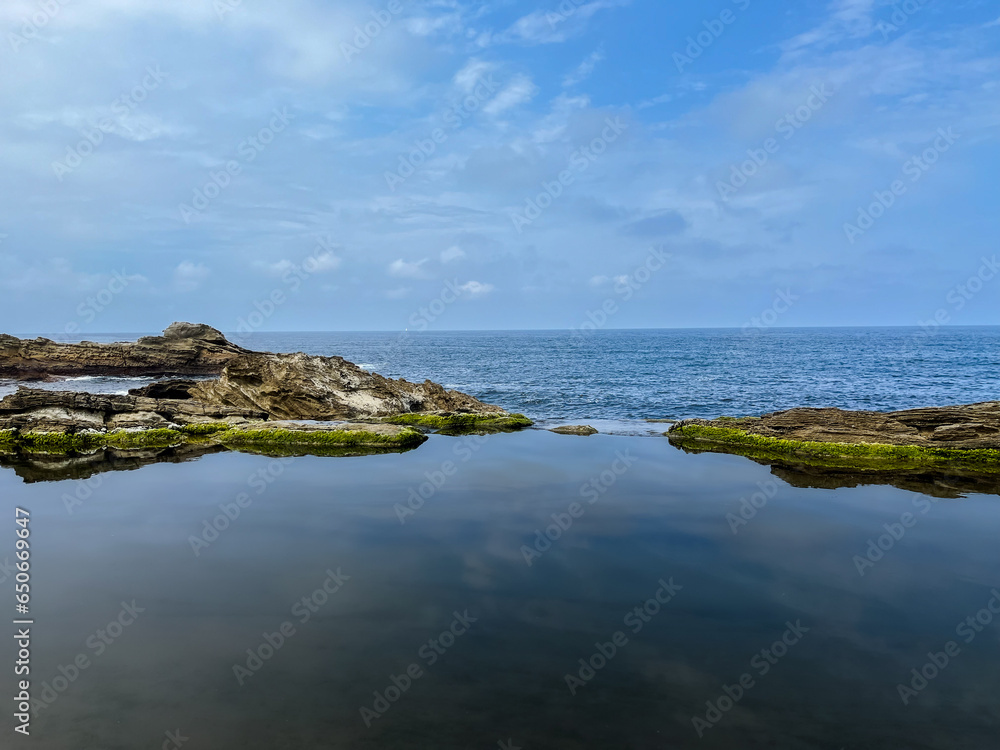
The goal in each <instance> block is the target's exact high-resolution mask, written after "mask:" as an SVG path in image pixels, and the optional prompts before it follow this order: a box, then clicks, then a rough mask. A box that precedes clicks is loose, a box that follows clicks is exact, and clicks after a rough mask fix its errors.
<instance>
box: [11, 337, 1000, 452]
mask: <svg viewBox="0 0 1000 750" xmlns="http://www.w3.org/2000/svg"><path fill="white" fill-rule="evenodd" d="M138 335H139V334H106V335H101V336H93V335H89V336H87V338H88V339H90V340H93V341H122V340H134V339H135V338H136V337H137V336H138ZM147 335H151V334H147ZM230 337H231V339H232V340H233V341H235V342H237V343H239V344H240V345H241V346H244V347H246V348H249V349H258V350H264V351H276V352H292V351H304V352H307V353H309V354H320V355H325V356H331V355H337V356H341V357H344V358H345V359H347V360H349V361H351V362H354V363H356V364H358V365H361V366H362V367H364V368H365V369H368V370H372V371H374V372H378V373H380V374H382V375H385V376H386V377H392V378H400V377H402V378H406V379H407V380H411V381H416V382H420V381H422V380H424V379H425V378H429V379H431V380H434V381H436V382H439V383H442V384H443V385H445V386H446V387H448V388H455V389H458V390H460V391H464V392H466V393H470V394H472V395H474V396H476V397H477V398H479V399H481V400H483V401H487V402H489V403H495V404H499V405H500V406H502V407H504V408H505V409H507V410H508V411H511V412H521V413H524V414H526V415H528V416H529V417H531V418H532V419H534V420H536V421H537V422H539V424H541V425H551V424H556V423H566V422H581V421H583V422H590V423H594V426H596V427H598V428H599V429H603V430H604V431H610V432H626V433H627V432H642V431H644V430H647V429H648V425H647V424H646V423H645V420H647V419H684V418H688V417H706V418H713V417H718V416H721V415H729V416H744V415H759V414H763V413H765V412H769V411H775V410H779V409H789V408H792V407H795V406H817V407H821V406H836V407H840V408H843V409H867V410H877V411H891V410H896V409H909V408H915V407H919V406H940V405H945V404H958V403H974V402H978V401H992V400H996V399H1000V327H977V328H959V327H950V328H941V329H937V330H936V331H931V332H928V331H924V330H923V329H919V328H800V329H764V330H759V329H750V331H749V332H744V331H740V330H725V329H710V330H636V331H619V330H614V331H602V330H598V331H591V332H582V333H581V332H575V333H574V332H567V331H506V332H440V333H431V332H403V333H255V334H249V335H237V334H230ZM148 382H150V381H149V380H148V379H141V380H132V379H128V378H123V379H118V378H111V379H105V378H86V379H77V380H76V381H74V382H72V383H70V384H66V383H62V384H59V383H57V384H47V385H46V386H45V387H49V388H65V387H67V386H70V387H73V388H79V389H81V390H95V391H101V392H125V391H127V390H128V388H132V387H137V386H139V385H143V384H145V383H148ZM13 389H14V386H13V385H12V384H10V383H9V382H8V383H0V395H4V394H5V393H8V392H11V391H12V390H13Z"/></svg>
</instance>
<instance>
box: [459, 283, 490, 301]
mask: <svg viewBox="0 0 1000 750" xmlns="http://www.w3.org/2000/svg"><path fill="white" fill-rule="evenodd" d="M458 288H459V289H460V290H461V291H462V293H463V294H465V295H467V296H468V297H470V298H471V299H478V298H480V297H485V296H486V295H487V294H489V293H490V292H492V291H493V285H492V284H483V283H481V282H479V281H467V282H465V283H464V284H461V285H459V287H458Z"/></svg>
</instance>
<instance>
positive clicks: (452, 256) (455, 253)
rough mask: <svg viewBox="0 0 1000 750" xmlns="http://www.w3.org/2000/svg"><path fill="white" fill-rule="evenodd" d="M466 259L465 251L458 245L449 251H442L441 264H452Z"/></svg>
mask: <svg viewBox="0 0 1000 750" xmlns="http://www.w3.org/2000/svg"><path fill="white" fill-rule="evenodd" d="M464 257H465V251H464V250H463V249H462V248H460V247H459V246H458V245H454V246H452V247H449V248H448V249H447V250H442V251H441V262H442V263H451V262H452V261H454V260H461V259H462V258H464Z"/></svg>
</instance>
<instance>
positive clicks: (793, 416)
mask: <svg viewBox="0 0 1000 750" xmlns="http://www.w3.org/2000/svg"><path fill="white" fill-rule="evenodd" d="M667 436H668V437H669V438H670V442H671V443H673V444H674V445H676V446H677V447H679V448H683V449H684V450H688V451H694V452H704V451H711V452H717V453H734V454H737V455H742V456H747V457H748V458H752V459H754V460H757V461H760V462H762V463H770V464H778V463H782V462H784V463H788V464H790V465H797V466H800V467H801V466H810V467H822V468H825V469H845V468H847V469H853V470H856V471H858V472H869V473H870V472H883V473H885V472H888V473H894V474H910V475H912V474H913V473H914V472H918V473H919V472H923V473H926V472H935V473H936V475H949V474H960V475H962V476H966V477H967V476H970V475H981V474H1000V402H996V401H991V402H987V403H981V404H970V405H968V406H944V407H929V408H924V409H909V410H907V411H897V412H886V413H883V412H867V411H843V410H841V409H809V408H801V409H790V410H788V411H780V412H774V413H771V414H765V415H764V416H762V417H742V418H739V419H734V418H731V417H722V418H720V419H714V420H705V419H686V420H683V421H681V422H678V423H677V424H675V425H673V427H671V428H670V431H669V432H668V433H667Z"/></svg>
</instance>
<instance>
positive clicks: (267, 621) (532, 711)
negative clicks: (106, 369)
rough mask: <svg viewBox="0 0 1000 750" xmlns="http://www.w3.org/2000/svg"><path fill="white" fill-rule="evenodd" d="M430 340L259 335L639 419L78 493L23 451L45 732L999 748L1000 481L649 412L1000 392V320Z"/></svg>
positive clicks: (20, 497) (199, 468)
mask: <svg viewBox="0 0 1000 750" xmlns="http://www.w3.org/2000/svg"><path fill="white" fill-rule="evenodd" d="M397 336H398V334H370V333H357V334H341V333H337V334H274V335H270V334H269V335H264V334H261V335H259V336H255V337H253V340H252V341H249V342H247V345H250V346H253V347H255V348H266V349H275V350H279V351H285V350H294V349H303V350H306V351H312V352H314V353H318V354H339V355H342V356H345V357H347V358H348V359H351V360H354V361H356V362H358V363H359V364H363V365H365V366H366V367H370V368H372V369H375V370H377V371H380V372H383V373H384V374H386V375H392V376H399V375H402V376H406V377H408V378H411V379H421V378H424V377H430V378H432V379H435V380H438V381H441V382H444V383H446V384H447V385H449V386H451V387H455V388H460V389H462V390H466V391H468V392H470V393H473V394H475V395H476V396H479V397H480V398H484V399H486V400H488V401H493V402H496V403H499V404H501V405H503V406H504V407H506V408H508V409H511V410H513V411H523V412H525V413H527V414H528V415H529V416H531V417H533V418H535V419H537V420H539V421H540V422H541V423H543V424H547V423H554V422H584V421H586V422H591V423H593V422H601V423H603V424H606V425H608V426H611V427H614V428H615V429H616V430H617V431H618V432H619V433H621V434H601V435H596V436H593V437H586V438H583V437H571V436H562V435H556V434H553V433H550V432H547V431H545V430H539V429H534V430H526V431H524V432H520V433H515V434H499V435H491V436H465V437H448V436H442V435H432V436H430V439H429V440H428V441H427V442H426V443H425V444H423V445H422V446H420V447H419V448H417V449H415V450H412V451H408V452H405V453H401V454H388V455H373V456H362V457H350V458H320V457H310V456H302V457H285V458H273V457H268V456H261V455H253V454H243V453H215V454H209V455H204V456H202V457H200V458H198V459H197V460H190V461H185V462H181V463H167V462H164V463H149V464H148V465H140V463H139V462H135V463H133V464H129V465H127V467H126V468H129V469H132V470H127V471H102V468H108V467H101V466H100V465H97V466H94V467H90V468H87V469H86V470H81V471H80V472H78V473H77V474H75V478H74V479H63V480H59V481H54V480H47V479H46V476H45V474H44V472H43V471H42V470H41V469H40V467H39V466H38V465H37V464H33V463H32V462H31V461H30V460H29V461H17V460H10V459H7V458H3V459H0V517H2V518H6V519H8V520H7V524H8V526H7V531H6V532H3V534H2V535H0V540H2V539H6V541H0V601H6V602H8V604H7V605H6V606H8V607H11V609H8V610H7V611H8V613H10V612H11V611H12V603H13V599H14V593H15V592H14V587H15V584H16V574H15V568H13V567H12V563H13V562H15V561H16V557H15V546H14V540H15V533H14V532H15V524H14V521H15V514H16V513H17V511H16V509H18V508H20V509H22V512H27V513H29V514H30V529H31V536H30V550H31V558H30V559H31V567H30V573H31V592H32V594H31V607H30V613H29V615H30V617H31V618H32V620H33V624H32V630H31V657H30V662H31V674H30V683H31V684H30V686H29V687H30V692H31V696H32V700H33V711H32V722H31V733H32V736H31V739H30V742H31V743H32V744H33V746H34V747H38V748H43V749H44V750H69V749H70V748H72V749H73V750H98V749H100V750H135V748H144V747H149V748H159V747H168V748H178V747H182V748H184V749H185V750H188V749H190V750H197V748H212V750H236V749H237V748H239V749H240V750H245V749H247V748H250V749H252V750H256V749H257V748H260V749H261V750H265V749H266V750H277V749H279V748H296V749H298V748H309V749H310V750H313V749H315V750H327V749H329V750H348V749H349V750H365V749H368V748H371V749H372V750H376V749H377V750H426V749H427V748H435V749H436V750H469V748H483V750H498V748H499V749H500V750H514V748H517V749H518V750H533V749H535V748H545V750H591V749H593V750H606V749H607V748H624V749H626V750H653V749H654V748H655V749H660V748H678V749H679V748H684V749H687V748H700V749H704V750H732V748H740V749H741V750H764V749H765V748H780V749H781V750H785V749H788V750H882V749H883V748H907V750H987V748H993V747H995V746H996V737H997V728H998V726H1000V706H998V704H997V699H996V696H997V694H998V693H1000V674H998V671H997V669H996V665H997V664H998V663H1000V590H998V589H1000V578H998V576H997V554H996V547H997V545H996V536H997V528H998V527H1000V502H998V499H1000V498H998V495H997V494H977V493H975V492H969V491H959V490H957V489H956V486H957V485H954V484H953V483H951V481H950V480H949V478H948V477H946V476H944V477H927V478H925V480H922V481H918V480H912V481H908V482H904V483H901V486H899V487H896V486H891V485H883V484H873V483H871V482H872V480H869V479H866V478H864V477H859V476H857V475H852V474H847V475H845V476H841V477H831V476H815V475H809V474H801V473H796V472H795V471H794V470H789V469H788V468H787V467H785V468H780V467H770V466H767V465H761V464H758V463H756V462H754V461H751V460H748V459H746V458H742V457H739V456H728V455H716V454H689V453H686V452H684V451H681V450H678V449H676V448H674V447H672V446H671V445H670V443H669V442H668V441H667V439H666V438H664V437H662V436H660V435H658V434H648V433H650V432H651V431H655V432H662V430H663V429H664V426H663V425H652V426H650V425H649V424H648V423H646V422H645V421H644V420H645V419H648V418H679V417H686V416H714V415H717V414H720V413H727V414H743V413H759V412H763V411H768V410H772V409H778V408H783V407H788V406H794V405H798V404H811V405H830V406H844V407H864V408H873V409H894V408H905V407H910V406H920V405H926V404H938V403H945V402H956V403H957V402H968V401H975V400H984V399H989V398H995V397H996V394H997V382H996V381H997V359H998V354H997V352H998V348H997V343H998V340H1000V329H992V328H991V329H967V330H964V331H963V330H959V329H953V330H952V329H949V330H947V331H941V332H940V333H939V334H938V335H937V336H935V337H933V338H929V339H928V340H926V341H922V342H920V343H921V345H920V346H919V347H917V348H915V349H914V350H912V351H910V350H909V347H910V346H911V343H912V342H910V341H908V339H912V332H903V331H900V330H877V329H865V330H860V329H859V330H846V329H844V330H821V331H786V330H782V331H778V330H775V331H767V332H764V333H762V334H760V335H758V336H755V337H753V338H750V337H747V336H744V335H743V334H742V333H741V332H739V331H735V332H733V331H728V332H727V331H676V332H674V331H662V332H660V331H634V332H632V331H616V332H599V333H595V334H593V335H591V336H590V337H588V338H585V339H583V340H581V341H572V340H570V338H569V336H570V334H565V333H546V332H537V333H534V332H533V333H505V334H490V333H440V334H415V335H413V336H412V338H411V337H409V336H407V337H406V339H407V341H405V342H404V343H403V344H399V343H398V342H396V343H394V340H396V339H397ZM91 338H94V337H91ZM76 382H77V383H80V384H83V385H86V386H87V387H90V388H94V389H106V390H112V391H113V390H119V389H124V388H126V387H127V386H130V385H131V383H129V382H125V381H112V380H102V379H96V380H87V381H76ZM63 386H65V384H63ZM49 387H51V386H49ZM123 466H124V465H123ZM59 468H60V471H62V470H63V469H64V468H65V467H62V466H60V467H59ZM66 475H67V474H66V473H60V474H57V475H55V476H66ZM18 658H19V652H18V651H17V647H16V646H15V641H14V639H13V638H7V639H5V643H4V645H3V646H0V664H2V668H3V669H4V670H5V671H6V670H8V669H12V668H13V665H14V663H15V660H16V659H18ZM5 684H6V683H5ZM7 694H8V697H10V696H12V695H13V694H14V691H13V690H10V691H7ZM8 721H11V719H10V718H8ZM6 731H11V730H10V727H9V726H8V729H7V730H6ZM179 738H183V739H179Z"/></svg>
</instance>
